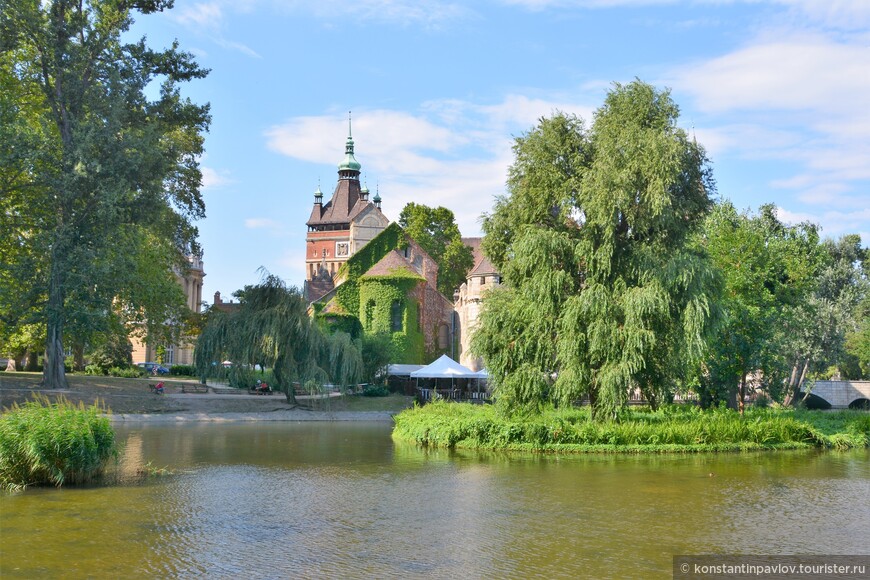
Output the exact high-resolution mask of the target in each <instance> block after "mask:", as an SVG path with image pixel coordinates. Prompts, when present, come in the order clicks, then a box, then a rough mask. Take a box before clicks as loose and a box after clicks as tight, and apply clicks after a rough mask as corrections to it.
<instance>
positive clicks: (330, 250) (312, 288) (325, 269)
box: [305, 125, 390, 301]
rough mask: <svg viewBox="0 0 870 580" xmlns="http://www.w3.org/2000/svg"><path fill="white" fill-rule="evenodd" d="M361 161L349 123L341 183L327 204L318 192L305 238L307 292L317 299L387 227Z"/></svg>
mask: <svg viewBox="0 0 870 580" xmlns="http://www.w3.org/2000/svg"><path fill="white" fill-rule="evenodd" d="M360 168H361V165H360V163H359V162H358V161H357V160H356V158H355V157H354V142H353V137H352V135H351V131H350V125H348V136H347V142H346V144H345V156H344V160H343V161H342V162H341V163H340V164H339V165H338V183H337V184H336V186H335V190H334V191H333V193H332V198H331V199H330V200H329V201H328V202H326V203H325V204H324V203H323V192H322V191H320V187H319V186H318V188H317V191H315V192H314V206H313V207H312V208H311V216H310V217H309V218H308V221H307V222H306V225H307V226H308V235H307V236H306V240H305V246H306V248H305V292H306V295H307V296H308V298H309V300H312V301H314V300H317V299H318V298H320V297H321V296H323V295H324V294H326V293H327V292H329V291H330V290H331V289H332V288H333V287H334V278H335V275H336V274H337V273H338V270H339V268H340V267H341V265H342V264H344V263H345V262H347V260H348V259H349V258H350V257H351V256H353V255H354V254H355V253H357V252H358V251H359V250H361V249H362V248H363V247H365V245H366V244H367V243H368V242H369V241H370V240H371V239H372V238H374V237H375V236H377V235H378V234H379V233H380V232H382V231H383V230H384V228H386V227H387V225H388V224H389V223H390V222H389V220H388V219H387V218H386V216H384V214H383V213H381V198H380V196H379V195H378V194H377V193H375V196H374V198H373V199H371V200H370V199H369V190H368V188H367V187H366V186H365V185H362V184H360V180H359V175H360Z"/></svg>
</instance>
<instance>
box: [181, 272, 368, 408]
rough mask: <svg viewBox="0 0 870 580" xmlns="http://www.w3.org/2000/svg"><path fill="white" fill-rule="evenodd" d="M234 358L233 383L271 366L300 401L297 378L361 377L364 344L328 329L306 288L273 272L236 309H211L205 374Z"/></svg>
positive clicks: (203, 354)
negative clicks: (312, 309) (314, 312)
mask: <svg viewBox="0 0 870 580" xmlns="http://www.w3.org/2000/svg"><path fill="white" fill-rule="evenodd" d="M226 359H229V360H231V361H233V363H234V364H233V366H232V367H231V368H230V369H229V371H228V372H229V375H230V380H231V383H235V384H239V383H240V382H242V381H248V380H250V379H251V378H252V377H253V373H254V371H253V370H252V369H253V368H254V366H255V365H258V364H259V365H260V367H261V368H270V369H271V370H272V373H273V375H274V384H273V385H272V387H273V388H275V389H277V390H280V391H282V392H284V393H285V395H286V396H287V400H288V401H290V402H293V401H295V396H294V384H304V383H308V382H311V383H312V384H314V385H322V384H325V383H327V382H332V383H333V384H337V385H342V386H344V385H350V384H356V383H358V382H359V376H360V374H361V372H362V361H361V358H360V354H359V348H358V347H357V346H356V344H355V343H354V342H353V341H352V340H351V338H350V336H349V335H348V334H346V333H336V334H334V335H327V334H324V333H323V331H321V329H320V327H319V325H318V324H316V323H315V322H313V321H312V320H311V318H309V316H308V313H307V304H306V301H305V299H304V298H303V296H302V294H301V292H299V290H298V289H296V288H288V287H287V286H286V285H285V284H284V283H283V282H282V281H281V280H280V279H278V278H276V277H275V276H271V275H267V276H266V277H265V278H264V279H263V281H262V282H261V283H260V284H258V285H256V286H249V287H248V288H247V289H246V292H245V294H244V297H243V299H242V300H241V301H240V302H239V307H238V309H236V310H233V311H231V312H224V311H220V310H214V309H213V310H211V311H210V312H209V313H208V315H207V322H206V325H205V327H204V328H203V330H202V334H200V336H199V338H198V340H197V344H196V351H195V362H196V368H197V371H198V373H199V375H200V378H201V379H202V380H205V379H206V378H207V377H209V376H214V375H215V374H216V373H218V372H220V371H219V369H220V366H221V365H220V362H221V361H223V360H226Z"/></svg>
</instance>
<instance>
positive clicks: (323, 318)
mask: <svg viewBox="0 0 870 580" xmlns="http://www.w3.org/2000/svg"><path fill="white" fill-rule="evenodd" d="M317 321H318V323H319V324H320V327H321V328H322V329H324V330H328V331H329V332H330V333H336V332H345V333H347V334H349V335H350V336H351V338H353V339H357V338H359V337H360V336H362V333H363V329H362V324H360V321H359V319H357V317H356V316H353V315H352V314H341V313H335V312H329V313H326V314H319V315H317Z"/></svg>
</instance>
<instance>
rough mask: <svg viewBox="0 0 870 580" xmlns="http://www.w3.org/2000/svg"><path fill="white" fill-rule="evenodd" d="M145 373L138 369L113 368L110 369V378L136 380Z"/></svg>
mask: <svg viewBox="0 0 870 580" xmlns="http://www.w3.org/2000/svg"><path fill="white" fill-rule="evenodd" d="M144 374H145V373H144V372H143V371H142V369H140V368H138V367H112V368H110V369H109V376H110V377H121V378H124V379H136V378H139V377H141V376H143V375H144Z"/></svg>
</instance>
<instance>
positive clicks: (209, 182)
mask: <svg viewBox="0 0 870 580" xmlns="http://www.w3.org/2000/svg"><path fill="white" fill-rule="evenodd" d="M199 170H200V171H201V172H202V189H215V188H218V187H221V186H223V185H226V184H228V183H232V179H230V177H229V173H228V172H226V171H218V170H217V169H213V168H211V167H206V166H205V165H200V167H199Z"/></svg>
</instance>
